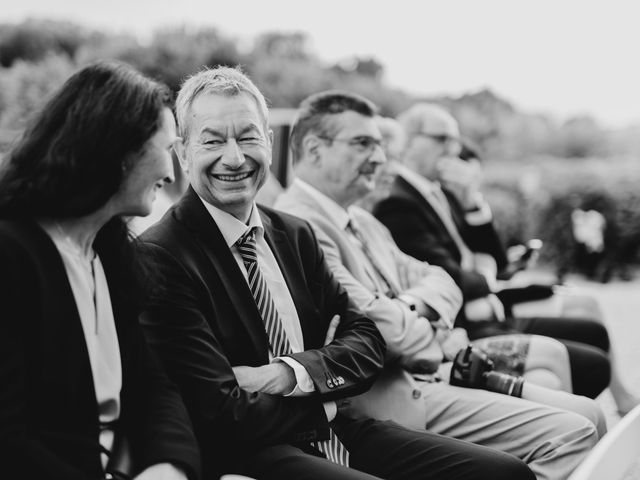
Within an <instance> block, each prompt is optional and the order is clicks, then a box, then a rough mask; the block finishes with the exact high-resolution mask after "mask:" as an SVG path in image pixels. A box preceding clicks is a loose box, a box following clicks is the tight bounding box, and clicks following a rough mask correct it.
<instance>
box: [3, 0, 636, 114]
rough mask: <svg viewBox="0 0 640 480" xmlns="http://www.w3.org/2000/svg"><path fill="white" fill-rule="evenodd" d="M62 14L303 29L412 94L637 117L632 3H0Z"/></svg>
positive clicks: (127, 25)
mask: <svg viewBox="0 0 640 480" xmlns="http://www.w3.org/2000/svg"><path fill="white" fill-rule="evenodd" d="M27 17H40V18H55V19H66V20H71V21H75V22H78V23H82V24H84V25H87V26H90V27H97V28H101V29H106V30H126V31H129V32H133V33H136V34H137V35H139V36H140V37H141V38H144V37H145V36H148V35H149V32H150V31H151V30H153V29H154V28H156V27H159V26H167V25H175V24H182V23H186V24H191V25H196V26H197V25H213V26H216V27H218V28H220V29H221V30H222V31H223V32H225V33H227V34H230V35H232V36H235V37H238V38H243V39H245V38H246V39H248V38H251V37H252V36H254V35H255V34H256V33H259V32H263V31H266V30H284V31H304V32H307V33H308V34H309V36H310V38H311V39H312V46H313V48H314V50H315V52H316V53H317V54H318V55H319V56H320V57H321V58H322V59H324V60H326V61H327V62H330V61H335V60H338V59H341V58H344V57H347V56H349V55H353V54H359V55H373V56H375V57H376V58H377V59H378V60H379V61H380V62H381V63H382V64H384V66H385V68H386V80H387V82H388V83H389V84H391V85H392V86H396V87H400V88H403V89H406V90H407V91H410V92H414V93H420V94H440V93H449V94H459V93H462V92H467V91H474V90H478V89H480V88H484V87H489V88H491V89H493V90H494V91H495V92H496V93H498V94H499V95H501V96H503V97H505V98H507V99H508V100H510V101H512V102H513V103H514V104H515V105H516V106H517V107H518V108H521V109H524V110H527V111H532V112H543V113H549V114H552V115H555V116H557V117H558V118H565V117H566V116H568V115H576V114H583V113H584V114H591V115H593V116H595V117H596V118H597V119H598V120H600V121H601V122H602V123H603V124H604V125H610V126H622V125H625V124H628V123H640V62H639V60H638V57H639V47H640V2H637V1H634V0H628V1H624V0H582V1H579V0H555V1H554V0H535V1H523V0H510V1H509V0H423V1H420V0H414V1H409V0H385V1H379V0H369V1H359V0H315V1H305V0H245V1H242V0H226V1H220V0H208V1H207V0H178V1H176V0H174V1H172V2H165V1H161V0H155V1H154V0H104V1H100V2H97V1H95V0H55V1H52V0H4V1H3V5H2V8H1V9H0V21H1V22H10V21H11V22H12V21H19V20H22V19H24V18H27Z"/></svg>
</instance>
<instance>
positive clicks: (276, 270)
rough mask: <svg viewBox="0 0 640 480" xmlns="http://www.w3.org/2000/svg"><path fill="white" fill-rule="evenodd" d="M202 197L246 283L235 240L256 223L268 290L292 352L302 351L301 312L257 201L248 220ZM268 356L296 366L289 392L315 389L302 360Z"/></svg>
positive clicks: (295, 392) (306, 391)
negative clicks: (293, 385)
mask: <svg viewBox="0 0 640 480" xmlns="http://www.w3.org/2000/svg"><path fill="white" fill-rule="evenodd" d="M200 200H202V203H203V204H204V206H205V207H206V209H207V211H208V212H209V214H210V215H211V217H212V218H213V220H214V221H215V222H216V224H217V225H218V228H219V229H220V232H221V233H222V236H223V237H224V239H225V242H226V243H227V246H228V247H229V248H230V249H231V252H232V253H233V258H234V259H235V260H236V263H237V264H238V267H239V268H240V271H242V274H243V275H244V278H245V280H247V284H248V274H247V269H246V267H245V266H244V262H243V261H242V257H241V256H240V252H239V251H238V247H237V245H236V242H237V241H238V240H239V239H240V238H241V237H242V236H243V235H244V234H245V233H247V232H248V231H249V230H250V229H251V228H253V227H257V235H256V252H257V254H258V266H259V267H260V271H261V272H262V275H263V277H264V279H265V281H266V282H267V286H268V288H269V292H270V293H271V297H272V298H273V302H274V303H275V306H276V310H277V311H278V315H279V316H280V320H281V322H282V326H283V328H284V331H285V332H286V335H287V339H288V340H289V344H290V345H291V350H292V352H293V353H298V352H302V351H303V350H304V339H303V337H302V329H301V327H300V319H299V318H298V312H297V310H296V307H295V304H294V303H293V298H291V293H290V292H289V287H288V286H287V282H286V281H285V279H284V277H283V275H282V272H281V271H280V267H279V266H278V262H277V260H276V258H275V257H274V255H273V252H272V251H271V249H270V248H269V245H268V244H267V242H266V240H265V238H264V227H263V225H262V219H261V218H260V212H259V211H258V208H257V207H256V205H255V204H254V205H253V209H252V210H251V215H250V216H249V220H248V221H247V223H246V224H245V223H243V222H241V221H240V220H238V219H237V218H236V217H234V216H233V215H230V214H229V213H227V212H225V211H223V210H220V209H219V208H216V207H214V206H213V205H211V204H210V203H208V202H206V201H205V200H203V199H202V198H200ZM269 358H270V359H271V360H272V361H282V362H285V363H286V364H287V365H289V366H290V367H291V368H292V369H293V371H294V373H295V376H296V382H297V385H296V387H295V389H294V390H293V391H292V392H291V393H289V395H290V396H301V395H308V394H310V393H312V392H314V391H315V386H314V385H313V381H312V380H311V377H310V376H309V374H308V372H307V371H306V369H305V368H304V367H303V366H302V365H301V364H300V363H299V362H297V361H295V360H294V359H293V358H290V357H277V358H273V354H272V352H271V351H269Z"/></svg>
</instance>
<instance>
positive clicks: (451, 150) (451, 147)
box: [445, 139, 462, 157]
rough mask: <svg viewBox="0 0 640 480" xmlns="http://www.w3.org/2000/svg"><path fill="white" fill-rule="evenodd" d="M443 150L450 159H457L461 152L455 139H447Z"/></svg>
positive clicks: (458, 142)
mask: <svg viewBox="0 0 640 480" xmlns="http://www.w3.org/2000/svg"><path fill="white" fill-rule="evenodd" d="M445 150H446V153H447V155H449V156H451V157H458V156H459V155H460V152H461V151H462V145H461V144H460V141H458V140H457V139H449V140H448V141H447V145H446V147H445Z"/></svg>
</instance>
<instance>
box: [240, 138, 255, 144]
mask: <svg viewBox="0 0 640 480" xmlns="http://www.w3.org/2000/svg"><path fill="white" fill-rule="evenodd" d="M259 140H260V139H259V138H258V137H241V138H239V139H238V142H240V143H256V142H258V141H259Z"/></svg>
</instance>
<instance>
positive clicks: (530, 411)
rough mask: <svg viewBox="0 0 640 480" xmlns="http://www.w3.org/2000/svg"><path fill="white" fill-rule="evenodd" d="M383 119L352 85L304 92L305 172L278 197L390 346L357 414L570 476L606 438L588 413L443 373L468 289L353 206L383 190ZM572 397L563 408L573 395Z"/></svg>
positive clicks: (355, 405)
mask: <svg viewBox="0 0 640 480" xmlns="http://www.w3.org/2000/svg"><path fill="white" fill-rule="evenodd" d="M374 117H375V106H374V105H373V104H371V102H369V101H368V100H366V99H364V98H362V97H359V96H357V95H354V94H350V93H346V92H336V91H329V92H322V93H319V94H316V95H312V96H311V97H309V98H307V99H306V100H304V101H303V102H302V105H301V107H300V111H299V113H298V117H297V120H296V122H295V124H294V125H293V128H292V134H291V149H292V152H293V155H292V156H293V162H294V168H295V173H296V177H297V178H296V179H295V180H294V182H293V184H292V185H291V186H290V187H289V188H288V189H287V191H286V192H285V193H284V194H283V195H281V196H280V197H279V199H278V200H277V202H276V204H275V207H276V208H277V209H282V210H284V211H286V212H288V213H292V214H294V215H297V216H299V217H301V218H304V219H306V220H308V221H309V222H310V223H311V225H312V227H314V230H315V232H316V236H317V238H318V241H319V243H320V245H321V246H322V248H323V250H324V252H325V257H326V259H327V262H328V264H329V267H330V268H331V270H332V271H333V274H334V275H335V276H336V278H337V279H338V280H339V281H340V283H341V284H342V285H343V286H344V287H345V289H346V290H347V293H348V294H349V296H350V298H352V299H353V300H354V301H355V302H356V304H357V305H358V306H359V307H360V308H362V309H363V310H364V312H365V313H366V314H367V316H368V317H369V318H371V319H372V320H374V321H375V322H376V325H377V326H378V328H379V329H380V331H381V333H382V335H383V337H384V338H385V341H386V342H387V359H386V363H385V369H384V372H383V375H382V376H381V378H380V379H379V380H378V381H377V382H376V383H375V384H374V387H373V388H372V390H371V391H370V392H368V393H366V394H365V395H363V396H359V397H355V398H353V399H351V408H350V412H351V414H353V415H366V416H370V417H374V418H378V419H391V420H394V421H396V422H398V423H401V424H403V425H405V426H408V427H412V428H416V429H420V430H422V431H423V432H424V434H425V435H430V434H431V432H434V433H439V434H443V435H447V436H450V437H454V438H458V439H462V440H468V441H470V442H474V443H477V444H481V445H484V446H489V447H493V448H495V449H496V450H501V451H506V452H509V453H512V454H514V455H516V456H519V457H520V458H522V459H523V460H525V461H526V462H527V463H528V464H529V467H530V468H531V469H532V470H533V471H534V473H535V474H536V475H537V478H539V479H542V478H556V479H562V478H566V477H567V476H568V475H569V474H570V473H571V471H572V470H573V469H574V468H575V466H576V465H577V464H578V463H579V462H580V461H581V460H582V458H583V457H584V455H585V454H586V453H587V452H588V450H589V449H590V447H591V445H592V443H593V442H594V441H595V440H596V438H595V437H594V436H593V432H594V430H593V425H592V424H591V423H590V422H589V421H588V420H587V419H586V418H583V417H581V416H578V415H575V414H573V413H569V412H565V411H560V410H556V409H554V408H549V407H546V406H542V405H538V404H535V403H531V402H527V401H524V400H522V399H519V398H513V397H508V396H506V395H502V394H498V393H494V392H488V391H484V390H470V389H465V388H459V387H454V386H451V385H449V384H448V383H447V382H445V381H442V379H441V377H440V376H439V374H438V368H439V366H440V365H441V362H442V360H443V349H444V350H448V349H451V351H449V352H447V356H448V357H449V359H451V358H452V356H453V355H455V353H456V352H457V351H458V349H460V348H463V347H464V346H465V345H466V341H465V340H466V337H465V338H464V339H463V343H462V344H460V343H459V342H456V339H455V338H448V332H449V331H448V330H447V329H446V328H447V327H446V326H447V325H451V324H452V322H453V319H454V318H455V316H456V313H457V311H458V308H459V306H460V302H461V294H460V291H459V289H458V288H457V287H456V285H455V284H454V282H453V280H452V279H451V277H449V276H448V275H447V274H446V273H445V272H444V270H442V269H441V268H439V267H434V266H431V265H429V264H427V263H426V262H421V261H418V260H416V259H414V258H411V257H409V256H407V255H404V254H402V252H400V250H399V249H398V248H397V247H396V246H395V244H394V243H393V240H392V239H391V238H390V234H389V233H388V232H387V231H386V229H385V228H384V227H383V226H382V225H380V224H379V222H377V221H376V220H375V218H373V217H372V216H371V215H369V214H367V213H366V212H364V211H363V210H362V209H358V208H355V207H354V203H355V202H357V201H358V200H360V199H362V198H363V197H364V196H365V195H367V194H368V193H370V192H371V191H372V190H374V189H375V188H376V170H377V169H378V168H379V167H380V166H381V165H382V164H383V163H384V162H385V155H384V153H383V150H382V148H381V138H382V136H381V133H380V131H379V130H378V127H377V124H376V119H375V118H374ZM432 325H433V326H434V327H435V329H434V328H433V327H432ZM442 327H444V328H442ZM439 328H442V330H441V331H439V332H438V333H436V330H437V329H439ZM441 340H442V347H443V348H441V344H440V341H441ZM456 345H457V346H456ZM449 365H450V364H449ZM558 394H560V392H558ZM563 395H565V396H566V397H567V402H560V403H562V404H563V405H564V403H570V402H572V401H573V400H572V399H571V398H570V397H572V396H570V395H566V394H563ZM467 445H468V446H470V447H471V446H472V445H471V444H467Z"/></svg>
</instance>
